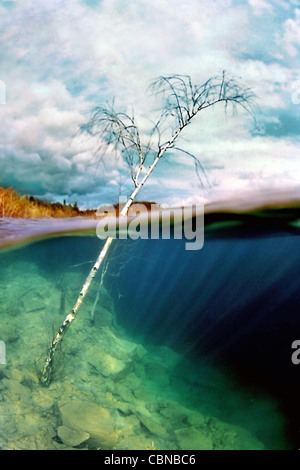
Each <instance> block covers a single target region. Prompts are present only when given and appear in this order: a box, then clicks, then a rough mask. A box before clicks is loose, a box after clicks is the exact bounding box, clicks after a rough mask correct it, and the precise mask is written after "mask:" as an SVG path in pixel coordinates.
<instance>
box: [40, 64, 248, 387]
mask: <svg viewBox="0 0 300 470" xmlns="http://www.w3.org/2000/svg"><path fill="white" fill-rule="evenodd" d="M153 90H154V91H155V92H156V93H157V94H161V95H162V96H163V97H164V104H163V106H162V113H161V115H160V118H159V120H158V121H157V123H156V124H155V126H154V128H153V131H152V133H151V135H150V139H149V142H148V143H146V144H143V143H142V141H141V135H140V130H139V128H138V127H137V125H136V123H135V118H134V116H133V117H130V116H129V115H127V114H125V113H122V112H121V113H117V112H116V111H115V110H114V109H113V108H109V107H99V108H95V110H94V114H93V116H92V118H91V119H90V121H89V122H88V123H87V124H86V125H85V126H83V127H82V129H83V130H85V131H87V132H89V133H90V134H92V131H93V130H94V128H95V127H96V131H97V134H98V135H99V136H100V138H101V140H102V144H103V145H104V146H106V147H109V146H110V147H111V146H112V145H113V146H114V148H115V149H117V150H119V149H120V148H121V155H122V157H123V158H124V160H125V161H126V163H127V164H128V166H129V169H130V175H131V178H132V180H133V183H134V190H133V192H132V194H131V196H130V197H129V199H128V200H127V202H126V204H125V206H124V207H123V209H122V210H121V212H120V217H122V216H125V215H127V212H128V209H129V207H130V206H131V204H132V203H133V201H134V199H135V197H136V195H137V194H138V192H139V191H140V190H141V189H142V187H143V186H144V184H145V182H146V181H147V179H148V178H149V176H150V175H151V173H152V171H153V170H154V168H155V167H156V165H157V164H158V162H159V161H160V159H161V158H162V156H163V155H164V154H165V153H166V152H167V151H168V150H170V149H174V150H177V151H181V152H184V153H185V154H186V155H188V156H190V157H192V158H193V159H194V162H195V164H196V171H197V174H198V170H199V168H200V169H201V170H202V171H203V172H204V170H203V167H202V165H201V163H200V161H199V160H198V159H197V158H196V157H195V156H194V155H192V154H191V153H189V152H187V151H185V150H182V149H180V148H178V147H175V145H174V144H175V141H176V140H177V138H178V137H179V135H180V133H181V132H182V131H183V130H184V129H185V128H186V127H187V126H188V125H189V124H190V122H191V120H192V119H193V118H194V117H195V116H196V115H197V114H198V113H199V112H200V111H202V110H204V109H207V108H210V107H211V106H214V105H215V104H217V103H221V102H223V103H224V105H225V109H226V108H227V106H228V103H231V104H232V106H233V107H235V106H236V105H238V106H241V107H242V108H244V109H245V110H246V111H248V112H249V113H250V114H251V115H252V116H253V106H252V98H253V94H252V92H251V91H250V90H249V89H247V88H246V89H243V88H241V87H240V86H239V85H238V84H237V83H236V81H235V80H234V79H230V78H229V79H227V77H226V74H225V72H223V74H222V76H221V77H213V78H211V79H209V80H208V81H207V82H205V83H204V84H203V85H201V86H198V85H193V84H192V81H191V78H190V77H189V76H188V75H173V76H171V77H159V78H158V79H157V80H155V81H154V82H153ZM166 129H167V130H168V131H169V129H171V130H170V133H169V132H168V135H169V136H170V137H169V138H167V139H166V141H165V142H164V143H163V144H162V143H161V141H162V136H163V134H164V133H165V132H166ZM154 133H156V135H157V139H158V142H157V146H156V149H155V150H154V149H153V146H152V141H151V139H152V137H153V135H154ZM102 144H101V145H102ZM101 145H100V149H101V150H102V147H101ZM147 158H151V159H152V163H151V164H150V165H149V166H147V167H146V166H145V161H146V159H147ZM198 176H199V174H198ZM139 180H140V181H139ZM113 240H114V239H113V238H112V237H109V238H107V239H106V242H105V244H104V246H103V248H102V250H101V252H100V254H99V256H98V258H97V260H96V262H95V264H94V266H93V267H92V269H91V271H90V273H89V275H88V277H87V278H86V281H85V283H84V284H83V287H82V290H81V292H80V294H79V296H78V298H77V301H76V303H75V305H74V307H73V308H72V310H71V311H70V312H69V313H68V315H67V316H66V318H65V320H64V321H63V323H62V324H61V326H60V328H59V330H58V332H57V333H56V335H55V336H54V339H53V340H52V342H51V345H50V347H49V350H48V354H47V357H46V361H45V365H44V368H43V371H42V376H41V378H40V382H41V384H42V385H44V386H48V385H49V384H50V383H51V380H52V377H53V361H54V354H55V351H56V349H57V347H58V345H59V344H60V343H61V341H62V339H63V337H64V334H65V332H66V331H67V329H68V327H69V325H70V324H71V323H72V322H73V320H74V319H75V317H76V315H77V313H78V311H79V309H80V307H81V305H82V303H83V301H84V298H85V296H86V294H87V293H88V290H89V288H90V285H91V283H92V281H93V279H94V277H95V276H96V274H97V271H98V270H99V268H100V266H101V264H102V262H103V260H104V259H105V257H106V255H107V253H108V250H109V248H110V246H111V244H112V242H113Z"/></svg>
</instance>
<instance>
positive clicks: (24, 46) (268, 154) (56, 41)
mask: <svg viewBox="0 0 300 470" xmlns="http://www.w3.org/2000/svg"><path fill="white" fill-rule="evenodd" d="M0 44H1V49H0V62H1V67H0V80H1V81H0V103H1V104H0V114H1V124H2V125H1V129H0V185H2V186H13V187H14V188H15V189H16V190H18V191H19V192H20V193H22V194H24V193H26V194H31V195H34V196H36V197H40V198H43V199H47V200H51V201H55V200H58V201H63V199H66V201H67V202H71V203H73V202H75V201H76V202H77V203H78V204H79V206H80V207H82V208H84V207H97V206H98V205H99V204H101V203H112V202H115V201H116V200H117V199H118V197H119V194H121V195H123V196H124V197H126V195H128V194H130V189H131V181H130V178H127V177H126V175H127V173H128V172H127V168H126V166H125V164H124V163H123V162H122V160H121V159H120V158H118V156H117V155H114V156H113V155H111V156H109V155H107V158H106V159H105V160H104V161H102V162H100V163H99V161H98V160H97V158H96V155H95V150H96V149H97V146H98V145H99V142H98V141H97V139H96V137H88V136H86V135H84V134H80V133H79V132H78V129H79V126H80V125H81V124H83V123H84V122H86V121H87V119H88V116H89V114H88V111H89V109H91V107H92V106H95V105H103V104H105V103H110V102H112V100H113V99H115V106H116V108H117V109H118V110H120V111H126V112H129V113H131V112H132V110H133V109H134V112H135V117H136V120H137V122H138V123H139V125H140V128H141V132H142V133H143V130H144V127H145V129H146V121H147V118H149V119H152V120H155V119H156V118H157V110H158V107H159V103H158V101H157V97H156V98H155V97H153V96H151V95H150V94H149V91H147V88H148V85H149V83H150V81H151V80H152V79H153V78H155V77H157V76H160V75H169V74H188V75H190V76H191V77H192V80H193V82H194V83H197V84H201V83H203V82H205V81H206V80H207V79H208V78H209V77H211V76H214V75H218V74H220V73H222V71H223V70H226V71H227V72H228V73H230V74H231V75H233V76H236V77H240V79H239V80H240V82H241V83H242V84H244V85H245V86H247V87H248V86H249V87H251V88H252V89H253V91H254V93H255V94H256V96H257V104H258V108H257V115H256V118H257V122H256V123H255V122H254V121H253V120H252V119H251V117H250V116H249V115H247V114H246V113H245V112H242V110H241V111H240V112H238V114H237V115H232V114H231V113H230V112H227V113H224V109H223V108H222V107H221V106H219V107H215V108H211V109H209V110H207V111H203V113H199V115H198V116H197V117H196V118H195V120H194V122H193V123H192V124H191V125H190V126H189V128H188V132H187V133H186V134H184V135H183V139H182V140H181V143H180V145H181V147H183V148H185V149H187V150H188V151H191V152H193V154H195V155H196V156H197V157H198V158H200V159H201V162H202V164H203V165H204V167H205V168H206V172H207V177H208V180H209V185H207V189H206V190H205V191H203V189H202V188H201V186H200V184H199V180H198V178H197V175H196V173H195V170H194V166H193V161H192V160H191V159H189V158H188V157H187V156H185V155H184V154H183V153H176V152H173V153H172V154H170V155H168V156H167V158H166V159H165V160H164V161H161V162H160V164H159V166H158V167H157V168H156V170H155V171H154V172H153V174H152V175H151V177H150V179H149V180H148V182H147V184H146V185H145V188H144V189H143V192H142V193H141V194H140V195H139V199H140V200H141V199H148V200H154V201H157V202H160V203H168V204H172V205H174V204H180V203H183V202H185V203H190V202H192V201H195V202H197V201H202V200H214V199H220V198H227V197H240V196H241V197H242V196H243V195H245V194H246V195H247V194H250V193H251V192H256V193H259V194H264V193H265V191H273V192H277V193H280V192H285V191H290V190H292V191H294V192H295V193H296V192H297V191H298V195H300V155H299V141H300V138H299V132H300V68H299V64H300V54H299V50H300V2H299V0H289V1H285V0H248V1H247V0H243V1H240V0H151V2H150V1H149V0H128V1H127V2H124V1H123V0H51V1H49V0H15V1H12V0H10V1H9V0H6V1H4V0H0ZM99 156H100V157H101V155H99ZM249 197H250V196H249Z"/></svg>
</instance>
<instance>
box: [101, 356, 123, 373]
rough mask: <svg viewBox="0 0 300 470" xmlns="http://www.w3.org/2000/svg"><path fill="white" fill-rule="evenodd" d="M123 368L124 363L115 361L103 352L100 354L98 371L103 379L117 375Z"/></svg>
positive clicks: (118, 360)
mask: <svg viewBox="0 0 300 470" xmlns="http://www.w3.org/2000/svg"><path fill="white" fill-rule="evenodd" d="M125 367H126V364H125V362H123V361H120V359H116V358H115V357H113V356H111V355H110V354H106V353H105V352H103V351H102V352H101V360H100V361H99V364H98V369H99V371H100V372H101V374H102V375H104V376H105V377H109V376H110V375H115V374H119V373H120V372H121V371H122V370H123V369H125Z"/></svg>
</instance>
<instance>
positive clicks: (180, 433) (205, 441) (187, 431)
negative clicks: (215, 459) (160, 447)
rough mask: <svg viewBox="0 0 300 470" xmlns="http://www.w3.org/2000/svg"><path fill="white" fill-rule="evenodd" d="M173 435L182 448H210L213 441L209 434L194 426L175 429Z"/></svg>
mask: <svg viewBox="0 0 300 470" xmlns="http://www.w3.org/2000/svg"><path fill="white" fill-rule="evenodd" d="M175 435H176V437H177V441H178V444H179V446H180V449H182V450H212V449H213V443H212V440H211V438H210V437H209V436H205V435H204V433H203V432H200V431H198V429H196V428H194V427H189V428H181V429H176V431H175Z"/></svg>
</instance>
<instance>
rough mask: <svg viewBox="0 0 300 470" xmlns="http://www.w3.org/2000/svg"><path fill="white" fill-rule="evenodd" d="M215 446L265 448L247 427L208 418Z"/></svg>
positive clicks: (241, 448)
mask: <svg viewBox="0 0 300 470" xmlns="http://www.w3.org/2000/svg"><path fill="white" fill-rule="evenodd" d="M208 424H209V429H210V432H211V433H212V434H213V438H214V443H215V447H217V448H218V449H222V450H263V449H264V445H263V443H262V442H260V441H259V440H258V439H256V437H254V436H253V434H251V432H249V431H248V430H247V429H245V428H242V427H241V426H237V425H234V424H228V423H224V422H222V421H220V420H217V419H215V418H210V419H209V420H208Z"/></svg>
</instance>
